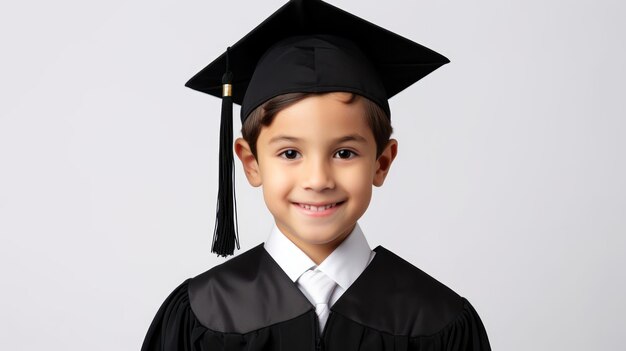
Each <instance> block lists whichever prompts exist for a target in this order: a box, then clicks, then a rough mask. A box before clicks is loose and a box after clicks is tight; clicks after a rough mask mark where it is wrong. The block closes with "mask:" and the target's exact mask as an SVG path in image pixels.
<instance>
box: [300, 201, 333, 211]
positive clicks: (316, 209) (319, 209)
mask: <svg viewBox="0 0 626 351" xmlns="http://www.w3.org/2000/svg"><path fill="white" fill-rule="evenodd" d="M299 205H300V207H302V208H304V209H307V210H309V211H314V212H320V211H324V210H327V209H329V208H331V207H335V206H336V205H337V204H336V203H334V204H330V205H326V206H312V205H307V204H299Z"/></svg>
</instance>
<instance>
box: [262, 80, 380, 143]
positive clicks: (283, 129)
mask: <svg viewBox="0 0 626 351" xmlns="http://www.w3.org/2000/svg"><path fill="white" fill-rule="evenodd" d="M348 134H360V135H361V136H362V137H363V138H364V139H367V140H368V141H369V140H371V141H372V142H374V137H373V133H372V130H371V128H370V126H369V123H368V117H367V114H366V108H365V102H364V100H363V99H361V98H359V97H358V96H357V95H354V94H352V93H345V92H333V93H326V94H319V95H312V96H308V97H306V98H304V99H302V100H300V101H298V102H296V103H294V104H292V105H290V106H288V107H286V108H284V109H283V110H281V111H280V112H278V113H277V114H276V115H275V116H274V118H273V120H272V123H271V124H270V125H269V126H263V128H262V129H261V133H260V135H259V140H261V139H265V140H266V141H269V139H272V138H275V137H276V136H277V135H287V136H294V137H298V138H299V139H302V140H307V139H310V140H325V139H336V138H338V137H341V136H344V135H348Z"/></svg>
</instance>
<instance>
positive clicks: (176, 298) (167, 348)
mask: <svg viewBox="0 0 626 351" xmlns="http://www.w3.org/2000/svg"><path fill="white" fill-rule="evenodd" d="M189 281H190V279H187V280H185V281H184V282H183V283H182V284H180V285H179V286H178V287H177V288H176V289H174V291H173V292H172V293H171V294H170V295H169V296H168V297H167V298H166V299H165V302H163V304H162V305H161V307H160V308H159V310H158V311H157V313H156V316H155V317H154V320H153V321H152V324H150V327H149V328H148V332H147V334H146V337H145V339H144V341H143V345H142V347H141V351H192V350H193V344H194V338H195V336H194V329H195V328H196V327H197V326H198V321H197V320H196V317H195V315H194V314H193V312H192V310H191V306H190V304H189V295H188V293H187V286H188V284H189Z"/></svg>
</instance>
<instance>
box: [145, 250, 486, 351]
mask: <svg viewBox="0 0 626 351" xmlns="http://www.w3.org/2000/svg"><path fill="white" fill-rule="evenodd" d="M374 251H376V255H375V256H374V258H373V259H372V261H371V262H370V263H369V265H368V266H367V267H366V268H365V270H364V271H363V273H361V275H360V276H359V277H358V278H357V279H356V280H355V281H354V283H353V284H352V285H351V286H350V287H349V288H348V289H347V290H346V291H345V292H344V293H343V295H341V297H340V298H339V299H338V300H337V302H335V304H333V305H332V306H331V307H330V314H329V317H328V321H327V322H326V326H325V327H324V330H323V331H320V330H319V329H320V328H319V322H318V317H317V314H316V313H315V308H314V306H313V305H312V304H311V303H310V302H309V300H308V299H307V298H306V297H305V296H304V294H303V293H302V292H301V291H300V289H299V288H298V287H297V286H296V284H294V282H293V281H292V280H291V279H290V278H289V276H287V274H286V273H285V272H284V271H283V270H282V268H280V266H279V265H278V263H277V262H276V261H274V259H273V258H272V256H271V255H270V254H269V253H268V252H267V251H266V250H265V248H264V247H263V244H259V245H257V246H255V247H253V248H252V249H250V250H248V251H246V252H243V253H241V254H239V255H238V256H234V257H233V258H231V259H230V260H228V261H225V262H224V263H222V264H219V265H217V266H215V267H213V268H211V269H209V270H208V271H206V272H204V273H202V274H200V275H198V276H196V277H194V278H189V279H187V280H185V281H184V282H183V283H182V284H180V285H179V286H178V287H177V288H176V289H175V290H174V291H173V292H172V293H171V294H170V295H169V296H168V297H167V299H166V300H165V302H164V303H163V305H162V306H161V307H160V308H159V310H158V312H157V314H156V316H155V318H154V320H153V321H152V324H151V325H150V328H149V329H148V332H147V334H146V337H145V339H144V342H143V346H142V348H141V351H183V350H184V351H201V350H202V351H217V350H226V351H240V350H241V351H244V350H246V351H254V350H256V351H261V350H263V351H271V350H277V351H278V350H281V351H319V350H336V351H352V350H354V351H356V350H362V351H378V350H381V351H382V350H385V351H389V350H397V351H405V350H415V351H417V350H420V351H435V350H448V351H460V350H466V351H470V350H472V351H479V350H481V351H488V350H491V348H490V346H489V340H488V338H487V333H486V331H485V328H484V326H483V324H482V322H481V320H480V318H479V316H478V314H477V313H476V311H475V310H474V308H473V307H472V305H470V303H469V302H468V301H467V300H466V299H465V298H463V297H461V296H459V295H458V294H456V293H455V292H454V291H452V290H451V289H449V288H448V287H446V286H445V285H443V284H442V283H440V282H438V281H437V280H435V279H434V278H432V277H431V276H429V275H428V274H426V273H424V272H423V271H421V270H420V269H418V268H417V267H415V266H413V265H412V264H411V263H409V262H407V261H405V260H404V259H402V258H401V257H399V256H397V255H396V254H394V253H393V252H391V251H389V250H387V249H385V248H384V247H382V246H380V245H379V246H378V247H376V248H375V249H374Z"/></svg>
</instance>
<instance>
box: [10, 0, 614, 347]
mask: <svg viewBox="0 0 626 351" xmlns="http://www.w3.org/2000/svg"><path fill="white" fill-rule="evenodd" d="M330 2H331V3H332V4H334V5H336V6H338V7H340V8H343V9H345V10H348V11H350V12H352V13H354V14H356V15H358V16H360V17H363V18H365V19H367V20H369V21H372V22H374V23H377V24H379V25H381V26H383V27H385V28H388V29H390V30H392V31H395V32H397V33H399V34H401V35H403V36H405V37H408V38H410V39H412V40H414V41H416V42H419V43H421V44H423V45H426V46H428V47H430V48H433V49H434V50H436V51H438V52H441V53H442V54H444V55H445V56H447V57H449V58H450V60H451V61H452V63H450V64H448V65H446V66H443V67H442V68H440V69H439V70H437V71H435V72H434V73H433V74H431V75H429V76H428V77H426V78H425V79H423V80H422V81H420V82H418V83H417V84H415V85H413V86H411V87H410V88H408V89H407V90H405V91H404V92H402V93H400V94H399V95H397V96H396V97H394V98H393V99H391V100H390V104H391V109H392V123H393V125H394V128H395V133H394V135H393V136H394V137H395V138H397V139H398V140H399V156H398V158H397V160H396V162H395V163H394V165H393V167H392V169H391V173H390V175H389V177H388V179H387V181H386V184H385V185H384V186H383V187H382V188H377V189H376V190H375V193H374V197H373V200H372V203H371V205H370V207H369V209H368V212H367V213H366V215H365V216H364V217H363V218H362V219H361V220H360V223H361V226H362V228H363V230H364V232H365V234H366V237H367V238H368V241H369V243H370V246H371V247H372V248H373V247H376V246H377V245H383V246H385V247H386V248H388V249H390V250H392V251H394V252H396V253H397V254H398V255H400V256H402V257H403V258H405V259H406V260H408V261H410V262H411V263H413V264H414V265H416V266H418V267H420V268H421V269H423V270H424V271H426V272H428V273H429V274H431V275H432V276H434V277H436V278H437V279H439V280H440V281H441V282H443V283H444V284H446V285H448V286H449V287H451V288H452V289H454V290H455V291H457V292H458V293H459V294H461V295H463V296H465V297H467V298H468V299H469V300H470V301H471V302H472V304H473V305H474V307H475V308H476V309H477V310H478V312H479V314H480V316H481V318H482V320H483V322H484V323H485V326H486V327H487V330H488V334H489V337H490V340H491V343H492V347H493V349H494V350H621V349H623V342H622V339H623V331H624V330H625V329H626V317H625V316H626V302H624V296H625V295H626V279H625V278H626V277H625V274H624V271H623V267H624V266H626V258H625V251H626V250H625V249H626V238H625V234H626V186H625V181H624V179H626V166H625V161H624V160H625V157H624V150H625V149H626V142H625V141H624V133H625V132H626V128H625V127H626V123H625V121H624V117H625V115H626V113H625V112H626V103H625V101H626V99H625V98H624V92H625V83H624V82H625V81H626V70H625V64H624V62H626V40H625V38H624V33H626V24H625V23H626V22H624V20H623V19H624V15H625V6H624V4H623V2H621V1H617V0H614V1H610V0H593V1H592V0H584V1H565V0H550V1H546V0H541V1H540V0H527V1H507V0H497V1H496V0H481V1H471V2H468V1H384V2H381V1H356V0H350V1H348V0H333V1H330ZM283 3H284V2H283V1H282V0H271V1H270V0H264V1H255V0H246V1H234V0H233V1H222V2H218V1H197V0H196V1H155V0H153V1H99V2H86V1H69V0H60V1H22V2H15V1H13V2H3V3H2V4H1V5H0V45H1V53H2V55H1V59H0V60H1V62H2V64H1V65H0V233H1V236H0V240H1V241H0V274H1V279H0V284H1V285H0V294H1V299H0V311H2V312H1V314H2V317H1V318H0V321H1V322H0V323H2V324H1V325H0V348H2V349H3V350H16V351H17V350H36V349H46V350H129V351H130V350H138V349H139V348H140V345H141V343H142V341H143V338H144V336H145V333H146V331H147V329H148V326H149V324H150V322H151V321H152V318H153V317H154V314H155V313H156V311H157V309H158V307H159V306H160V305H161V303H162V302H163V300H164V299H165V298H166V296H167V295H168V294H169V293H170V292H171V291H172V290H173V289H174V288H175V287H176V286H177V285H178V284H180V283H181V282H182V281H183V280H184V279H186V278H188V277H193V276H195V275H197V274H199V273H201V272H203V271H205V270H207V269H209V268H211V267H213V266H214V265H216V264H219V263H221V262H223V261H224V258H218V257H216V256H215V255H214V254H211V253H210V240H211V238H212V230H213V220H214V211H215V201H216V200H215V199H216V193H217V164H218V159H217V148H218V138H217V137H218V126H219V108H220V101H219V99H216V98H213V97H210V96H208V95H205V94H202V93H198V92H195V91H193V90H190V89H188V88H185V87H184V83H185V82H186V81H187V79H188V78H190V77H191V76H192V75H194V74H195V73H196V72H197V71H199V70H200V69H202V68H203V67H204V66H205V65H206V64H208V63H209V62H210V61H212V60H213V59H214V58H215V57H217V56H218V55H219V54H221V53H222V52H223V51H224V50H225V49H226V47H227V46H228V45H232V44H234V43H235V42H236V41H237V40H238V39H239V38H240V37H242V36H243V35H244V34H246V33H247V32H248V31H250V30H251V29H252V28H254V27H255V26H256V25H257V24H258V23H260V22H261V20H263V19H265V18H266V17H267V16H268V15H270V14H271V13H273V12H274V11H275V10H276V9H278V7H280V6H281V5H282V4H283ZM235 114H236V115H237V116H238V114H239V110H238V109H236V110H235ZM239 128H240V124H239V120H238V119H236V121H235V129H236V130H239ZM236 172H237V195H238V199H239V218H240V242H241V246H242V248H241V250H239V251H236V253H237V254H239V253H241V252H243V251H245V250H248V249H250V248H252V247H253V246H256V245H257V244H259V243H261V242H263V241H264V240H265V238H266V237H267V235H268V234H269V230H270V228H271V223H272V222H271V217H270V214H269V212H268V211H267V210H266V208H265V207H264V203H263V200H262V196H261V191H260V189H256V188H251V187H250V186H249V185H248V184H247V182H246V181H245V178H244V177H243V173H242V169H241V166H240V165H239V164H238V165H237V169H236Z"/></svg>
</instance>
